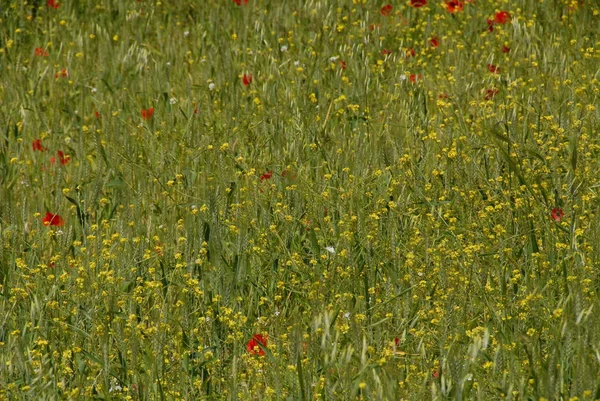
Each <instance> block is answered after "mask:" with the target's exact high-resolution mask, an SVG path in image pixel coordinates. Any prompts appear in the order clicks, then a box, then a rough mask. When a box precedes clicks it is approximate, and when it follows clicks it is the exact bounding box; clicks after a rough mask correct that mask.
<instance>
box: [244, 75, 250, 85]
mask: <svg viewBox="0 0 600 401" xmlns="http://www.w3.org/2000/svg"><path fill="white" fill-rule="evenodd" d="M242 83H243V84H244V86H248V85H250V84H251V83H252V74H248V75H246V74H244V75H243V76H242Z"/></svg>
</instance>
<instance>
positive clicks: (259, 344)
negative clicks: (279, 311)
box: [246, 334, 268, 355]
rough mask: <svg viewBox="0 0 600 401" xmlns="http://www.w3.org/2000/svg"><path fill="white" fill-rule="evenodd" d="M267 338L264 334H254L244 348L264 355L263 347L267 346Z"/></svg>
mask: <svg viewBox="0 0 600 401" xmlns="http://www.w3.org/2000/svg"><path fill="white" fill-rule="evenodd" d="M267 340H268V337H267V335H266V334H264V335H263V334H255V335H254V336H252V339H250V341H248V344H246V350H247V351H248V352H249V353H250V354H253V355H256V354H258V355H264V354H265V350H264V349H263V348H267Z"/></svg>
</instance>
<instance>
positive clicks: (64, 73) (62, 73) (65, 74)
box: [54, 68, 69, 78]
mask: <svg viewBox="0 0 600 401" xmlns="http://www.w3.org/2000/svg"><path fill="white" fill-rule="evenodd" d="M68 76H69V72H68V71H67V69H66V68H63V69H61V70H60V71H59V72H57V73H56V74H54V78H60V77H68Z"/></svg>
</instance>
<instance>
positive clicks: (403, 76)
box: [398, 74, 406, 81]
mask: <svg viewBox="0 0 600 401" xmlns="http://www.w3.org/2000/svg"><path fill="white" fill-rule="evenodd" d="M398 78H400V81H406V75H404V74H402V75H400V76H399V77H398Z"/></svg>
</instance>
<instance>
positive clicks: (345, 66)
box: [340, 60, 348, 70]
mask: <svg viewBox="0 0 600 401" xmlns="http://www.w3.org/2000/svg"><path fill="white" fill-rule="evenodd" d="M340 68H341V69H342V70H345V69H346V68H348V64H346V62H345V61H344V60H340Z"/></svg>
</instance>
